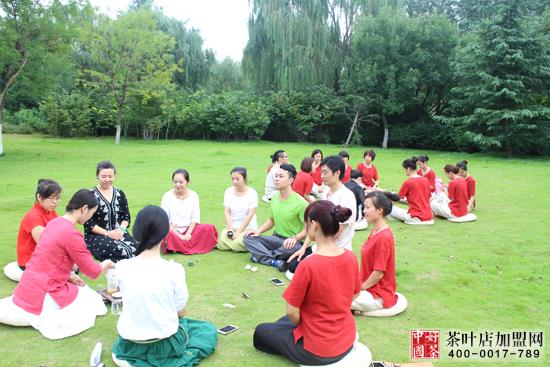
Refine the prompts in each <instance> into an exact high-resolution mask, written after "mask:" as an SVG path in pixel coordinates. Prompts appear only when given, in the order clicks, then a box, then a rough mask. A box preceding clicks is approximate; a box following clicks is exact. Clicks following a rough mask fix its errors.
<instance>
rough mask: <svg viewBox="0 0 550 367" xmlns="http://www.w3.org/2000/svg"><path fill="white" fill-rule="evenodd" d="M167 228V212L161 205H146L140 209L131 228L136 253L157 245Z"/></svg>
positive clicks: (168, 226) (168, 227)
mask: <svg viewBox="0 0 550 367" xmlns="http://www.w3.org/2000/svg"><path fill="white" fill-rule="evenodd" d="M169 230H170V221H169V220H168V214H166V212H165V211H164V210H163V209H162V208H161V207H158V206H155V205H148V206H146V207H145V208H143V209H141V210H140V211H139V213H138V214H137V216H136V220H135V222H134V228H133V233H134V238H135V239H136V241H137V243H138V248H137V251H136V255H139V254H141V253H142V252H143V251H145V250H149V249H151V248H153V247H155V246H156V245H158V244H159V243H160V241H162V239H163V238H164V237H166V235H167V234H168V231H169Z"/></svg>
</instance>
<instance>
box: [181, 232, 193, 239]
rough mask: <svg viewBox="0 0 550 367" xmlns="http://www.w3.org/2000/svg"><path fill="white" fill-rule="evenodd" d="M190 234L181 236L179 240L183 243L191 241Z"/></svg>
mask: <svg viewBox="0 0 550 367" xmlns="http://www.w3.org/2000/svg"><path fill="white" fill-rule="evenodd" d="M191 236H192V235H191V233H189V232H187V233H185V234H184V235H182V236H181V239H182V240H184V241H190V240H191Z"/></svg>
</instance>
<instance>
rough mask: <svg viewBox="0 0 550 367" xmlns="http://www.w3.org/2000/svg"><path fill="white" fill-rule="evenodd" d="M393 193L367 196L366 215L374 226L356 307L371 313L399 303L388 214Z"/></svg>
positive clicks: (365, 252)
mask: <svg viewBox="0 0 550 367" xmlns="http://www.w3.org/2000/svg"><path fill="white" fill-rule="evenodd" d="M388 195H389V196H392V195H391V193H384V192H382V191H372V192H370V193H368V194H367V198H366V199H365V217H366V218H367V221H368V222H369V224H372V226H373V228H372V231H371V233H370V236H369V238H368V239H367V241H366V242H365V244H364V245H363V247H362V248H361V293H360V294H359V296H358V297H357V298H356V299H355V300H354V301H353V303H352V305H351V308H352V310H356V311H361V312H369V311H375V310H380V309H382V308H390V307H393V306H394V305H395V304H396V303H397V295H396V294H395V292H396V278H395V241H394V239H393V233H392V231H391V229H390V227H389V226H388V224H387V223H386V219H385V217H386V216H387V215H388V214H390V213H391V212H392V200H393V199H395V198H394V197H391V198H389V197H388Z"/></svg>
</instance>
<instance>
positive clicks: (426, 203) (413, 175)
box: [391, 157, 433, 224]
mask: <svg viewBox="0 0 550 367" xmlns="http://www.w3.org/2000/svg"><path fill="white" fill-rule="evenodd" d="M417 161H418V158H416V157H412V158H409V159H405V160H404V161H403V165H402V166H403V170H404V171H405V175H406V176H407V177H408V178H407V179H406V180H405V181H404V182H403V184H402V185H401V189H400V190H399V198H398V199H404V198H407V203H408V204H409V208H408V209H407V210H405V209H403V208H400V207H398V206H396V205H394V206H393V208H392V211H391V217H393V218H395V219H397V220H400V221H402V222H405V223H407V224H420V223H427V224H431V223H433V214H432V209H431V207H430V198H431V196H432V194H431V191H430V182H429V181H428V179H427V178H426V177H422V176H420V175H419V174H418V172H417V171H416V162H417Z"/></svg>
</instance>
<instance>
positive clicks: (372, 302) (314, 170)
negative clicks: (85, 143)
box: [11, 150, 475, 365]
mask: <svg viewBox="0 0 550 367" xmlns="http://www.w3.org/2000/svg"><path fill="white" fill-rule="evenodd" d="M375 156H376V155H375V153H374V151H372V150H369V151H366V152H365V155H364V158H365V162H363V163H360V164H359V165H358V167H357V170H352V169H351V167H350V166H349V165H347V162H348V160H349V155H348V154H347V153H346V152H345V151H344V152H340V153H339V155H334V156H329V157H323V156H322V152H321V151H320V150H315V151H314V152H313V154H312V157H307V158H305V159H304V160H303V161H302V166H301V172H300V173H298V172H296V169H295V168H294V166H293V165H291V164H289V163H288V155H287V154H286V153H285V152H284V151H282V150H279V151H277V152H275V154H274V155H273V162H272V163H273V166H272V167H271V168H270V169H269V173H268V177H267V178H266V188H267V181H268V179H269V180H272V187H273V188H274V189H275V190H274V191H272V192H270V193H269V195H268V194H267V192H266V195H264V197H263V199H264V201H268V202H269V215H268V219H267V220H266V221H265V222H264V223H263V224H262V225H261V226H259V227H258V224H257V218H256V208H257V207H258V194H257V193H256V191H255V190H254V189H253V188H252V187H250V186H249V185H248V184H247V170H246V168H244V167H235V168H234V169H232V170H231V179H232V186H231V187H230V188H228V189H227V190H226V191H225V193H224V207H225V210H224V218H225V224H226V228H225V229H223V231H222V232H221V234H220V236H219V238H218V232H217V230H216V228H215V227H214V226H213V225H211V224H203V223H200V208H199V198H198V195H197V194H196V193H195V192H194V191H192V190H190V189H189V188H188V184H189V182H190V177H189V172H188V171H186V170H184V169H178V170H176V171H175V172H174V173H173V175H172V183H173V185H174V188H173V190H170V191H168V192H166V193H165V194H164V195H163V197H162V200H161V205H160V207H157V206H148V207H145V208H144V209H142V210H141V211H140V212H139V213H138V215H137V217H136V221H135V223H134V226H133V234H134V236H133V237H132V236H131V235H130V234H129V232H128V226H129V225H130V220H131V218H130V213H129V209H128V202H127V200H126V196H125V194H124V192H123V191H122V190H120V189H118V188H115V187H114V186H113V183H114V179H115V175H116V169H115V167H114V165H113V164H112V163H111V162H109V161H103V162H100V163H98V165H97V170H96V175H97V179H98V184H97V186H96V187H94V188H93V189H92V190H86V189H82V190H79V191H78V192H77V193H76V194H74V196H73V197H72V198H71V199H70V200H69V203H68V205H67V208H66V213H65V214H64V215H63V216H62V217H58V216H57V214H56V211H55V209H56V207H57V203H58V202H59V199H60V195H61V191H62V190H61V186H60V185H59V184H58V183H57V182H55V181H53V180H40V181H39V183H38V187H37V192H36V195H35V197H36V203H35V205H34V206H33V207H32V208H31V210H30V211H29V212H28V213H27V214H26V215H25V217H24V218H23V220H22V222H21V226H20V231H19V235H18V243H17V255H18V261H17V266H18V267H19V268H20V269H21V270H24V271H23V272H22V275H21V279H20V282H19V283H18V285H17V287H16V289H15V291H14V295H13V298H11V302H12V303H13V306H14V307H16V308H17V309H18V310H19V311H21V312H22V314H23V315H24V318H25V319H26V320H27V321H28V324H29V325H31V326H33V327H34V328H35V329H37V330H39V331H40V332H41V334H42V335H43V336H44V337H46V338H49V339H59V338H64V337H67V336H71V335H75V334H78V333H80V332H82V331H84V330H86V329H88V328H90V327H92V326H93V325H94V322H95V317H96V316H98V315H104V314H105V313H106V312H107V309H106V308H105V306H104V304H103V301H102V298H101V296H100V295H99V294H98V293H96V292H94V291H92V290H91V289H90V288H88V287H87V286H86V285H85V283H84V282H83V281H82V280H81V279H80V278H79V276H78V274H77V273H78V272H82V273H83V274H85V275H86V276H88V277H90V278H92V279H95V278H97V277H98V276H99V275H100V274H101V273H104V272H105V271H107V270H109V269H112V268H116V271H115V273H116V282H117V284H118V287H119V288H120V292H121V293H122V298H123V299H124V312H123V313H122V315H121V317H120V319H119V322H118V327H117V328H118V332H119V335H120V336H119V338H118V339H117V341H116V343H115V345H114V347H113V353H114V356H116V358H118V360H119V361H120V360H122V361H127V363H129V365H132V364H136V365H149V364H150V365H163V363H172V364H171V365H185V364H184V362H186V363H187V362H193V363H197V362H198V361H199V360H200V359H202V358H205V357H207V356H208V355H210V354H212V353H213V352H214V349H215V347H216V343H217V337H216V328H215V327H214V326H213V325H212V324H210V323H208V322H206V321H199V320H192V319H189V318H186V317H184V315H185V306H186V304H187V302H188V298H189V294H188V291H187V286H186V282H185V271H184V268H183V267H182V266H181V265H180V264H177V263H173V262H168V261H166V260H163V259H162V258H161V256H160V254H161V251H162V252H164V253H167V252H181V253H183V254H196V253H205V252H209V251H211V250H212V249H213V248H214V247H217V248H218V249H220V250H232V251H236V252H241V251H243V252H244V251H247V252H249V254H250V260H251V261H253V262H257V263H261V264H264V265H269V266H274V267H276V268H277V269H278V270H280V271H283V272H286V275H287V277H288V278H289V279H291V283H290V285H289V287H288V289H287V290H286V291H285V293H284V295H283V297H284V298H285V300H286V301H287V306H286V314H287V315H286V316H285V317H283V318H281V319H279V320H278V321H277V322H275V323H273V324H261V325H258V327H257V328H256V331H255V333H254V346H255V347H256V348H257V349H259V350H261V351H264V352H267V353H272V354H281V355H283V356H285V357H287V358H289V359H290V360H292V361H294V362H296V363H300V364H315V365H327V364H331V363H334V362H336V361H339V360H341V359H343V358H345V357H346V355H347V354H348V353H349V351H350V350H351V349H352V346H353V345H354V342H355V322H354V319H353V317H352V314H351V313H350V307H351V309H352V310H354V311H356V312H357V313H358V314H365V315H370V314H369V313H371V314H372V313H373V312H374V313H375V312H378V311H379V310H384V309H385V310H392V309H393V310H392V312H390V313H391V314H396V313H399V312H401V311H402V310H403V309H404V307H406V299H404V297H403V296H402V295H399V294H398V293H396V277H395V243H394V237H393V234H392V232H391V229H390V228H389V226H388V224H387V222H386V218H387V217H389V218H391V217H393V218H397V219H401V220H403V221H405V222H414V221H420V222H423V221H426V220H428V219H431V210H433V212H434V213H435V214H437V215H441V216H460V214H462V213H463V212H464V210H465V211H466V212H468V211H471V209H472V208H473V207H474V206H475V198H474V195H475V192H474V191H470V192H473V194H472V195H471V196H468V195H469V193H468V192H469V191H468V190H469V189H470V186H472V187H473V188H472V190H475V181H474V180H473V178H471V176H468V174H467V167H466V163H467V162H465V161H464V162H461V163H459V164H458V165H457V166H451V165H447V166H445V172H446V173H447V176H448V178H449V179H450V180H451V182H450V184H449V185H448V187H447V189H446V191H447V193H448V199H447V200H442V199H440V197H439V196H438V195H437V194H436V192H437V190H436V183H437V182H436V181H435V174H433V171H431V169H430V168H429V167H428V166H427V161H428V157H420V159H416V158H414V157H413V158H411V159H407V160H405V161H404V162H403V168H404V169H405V174H406V175H407V176H408V177H409V178H408V179H407V180H406V181H405V182H404V183H403V186H402V187H401V190H400V191H399V194H395V193H390V192H385V191H382V190H379V189H377V186H378V184H379V182H380V179H379V176H378V171H377V170H376V167H375V166H374V165H373V163H372V162H373V161H374V158H375ZM417 162H420V169H418V171H417V169H416V166H417ZM464 173H465V175H466V179H464V178H462V177H463V176H464ZM306 176H307V177H306ZM432 177H433V179H432ZM468 177H470V179H469V181H470V182H473V185H471V184H470V183H469V181H468V180H467V178H468ZM318 178H320V181H319V180H318ZM300 181H301V182H302V183H300V185H294V184H295V183H296V184H297V183H299V182H300ZM311 181H313V182H312V183H311ZM344 181H346V182H344ZM295 190H297V191H298V192H297V191H295ZM403 199H406V202H407V203H408V205H409V209H408V210H407V211H405V210H404V209H401V208H398V207H397V206H396V205H394V202H396V201H400V200H403ZM465 199H466V200H465ZM392 201H393V202H392ZM426 201H427V205H426ZM464 201H465V202H466V209H464ZM434 202H435V203H434ZM430 208H431V209H430ZM428 210H429V211H430V216H427V215H425V214H426V213H427V212H428ZM362 219H363V220H364V221H365V222H368V223H369V224H371V225H372V227H373V229H372V232H371V234H370V236H369V237H368V239H367V240H366V241H365V243H364V245H363V246H362V248H361V259H360V266H358V264H357V259H356V257H355V255H354V253H353V252H352V251H351V250H352V240H353V237H354V235H355V230H356V224H357V222H359V221H360V220H362ZM76 223H79V224H82V225H83V226H84V236H82V235H81V234H80V233H79V232H78V231H77V230H76V229H75V228H74V225H75V224H76ZM271 229H273V233H272V234H270V235H262V234H263V233H264V232H267V231H269V230H271ZM37 245H38V246H37ZM94 258H95V259H96V260H97V261H99V262H96V261H94ZM342 284H344V285H345V286H344V287H342ZM334 285H338V287H337V286H334ZM327 287H328V288H327ZM326 289H332V290H333V291H331V292H329V293H327V292H326V291H324V290H326ZM305 290H308V291H307V292H306V291H305ZM335 292H336V293H338V294H335ZM334 299H338V300H339V301H338V302H336V303H335V302H334ZM396 306H399V309H397V308H396ZM159 315H162V317H160V316H159ZM324 315H331V317H333V319H331V320H326V319H324V318H326V316H324ZM372 315H374V314H372ZM342 320H343V321H342ZM335 322H339V323H340V322H343V324H341V325H340V324H339V325H340V326H338V327H335V326H334V325H335V324H334V323H335ZM180 359H181V360H180ZM180 362H181V364H178V363H180ZM147 363H149V364H147ZM155 363H156V364H155ZM159 363H160V364H159Z"/></svg>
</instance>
